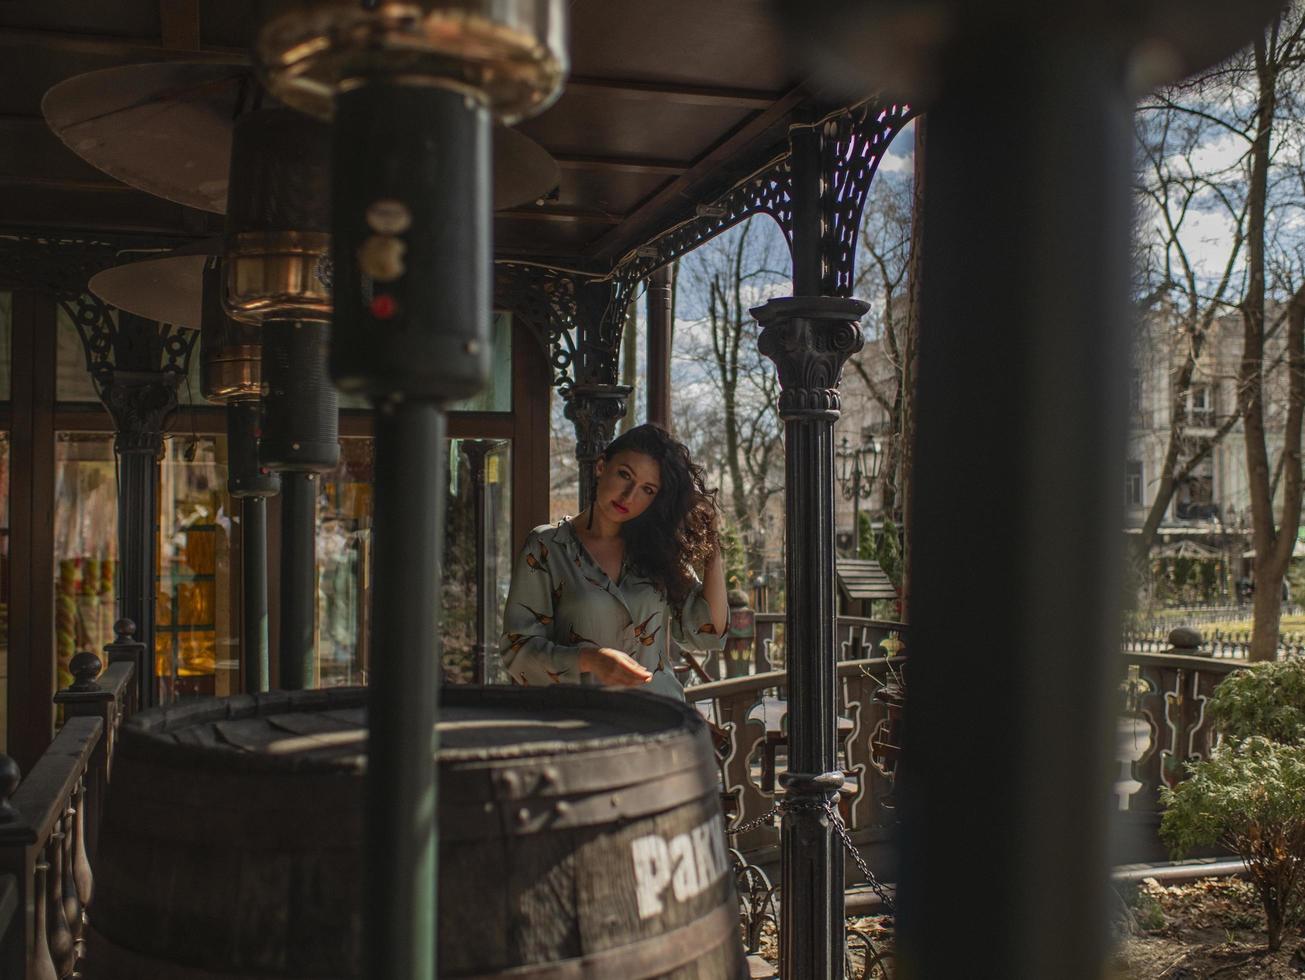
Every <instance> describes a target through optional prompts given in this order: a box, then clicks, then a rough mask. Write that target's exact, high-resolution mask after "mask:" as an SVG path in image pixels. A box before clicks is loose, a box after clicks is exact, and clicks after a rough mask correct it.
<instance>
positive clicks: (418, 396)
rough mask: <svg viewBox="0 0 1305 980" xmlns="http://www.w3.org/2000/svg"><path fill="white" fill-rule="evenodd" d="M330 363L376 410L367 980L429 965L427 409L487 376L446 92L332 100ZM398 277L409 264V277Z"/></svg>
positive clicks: (432, 697) (461, 156) (478, 150)
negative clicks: (332, 320)
mask: <svg viewBox="0 0 1305 980" xmlns="http://www.w3.org/2000/svg"><path fill="white" fill-rule="evenodd" d="M335 105H336V115H335V149H334V157H333V163H334V169H335V183H334V190H333V195H332V205H333V212H334V214H333V221H334V236H333V243H334V250H335V278H334V290H335V310H336V318H335V331H336V332H335V335H334V343H333V346H332V351H331V370H332V373H333V374H334V375H335V378H336V380H337V381H338V382H339V384H340V387H341V389H343V390H355V391H365V392H366V393H367V394H369V395H370V396H371V397H372V399H373V401H374V403H375V404H376V419H377V421H376V468H375V492H376V525H375V531H374V539H375V542H376V576H375V583H376V584H375V591H374V600H373V609H374V617H373V620H372V637H373V643H372V646H373V651H374V652H373V656H372V669H371V678H370V685H369V690H368V705H369V707H368V717H369V733H368V743H367V753H368V763H367V766H368V768H367V796H366V840H367V850H366V857H367V889H366V912H365V916H364V929H365V933H364V935H365V944H366V958H367V959H366V962H367V975H368V976H369V977H376V978H381V977H384V978H385V980H429V978H431V977H433V976H434V975H435V936H436V932H437V919H436V881H437V878H436V855H437V848H436V842H437V828H436V813H437V809H436V789H437V785H436V767H435V760H434V757H433V753H434V750H435V747H436V731H435V723H436V720H437V718H438V714H439V711H438V708H439V682H440V669H439V665H440V642H439V635H438V632H437V628H438V621H437V613H438V609H439V586H440V575H439V571H440V559H441V556H442V554H443V544H444V540H443V539H444V521H443V517H444V497H445V493H446V469H445V462H446V460H447V458H448V457H447V449H446V446H445V442H444V413H443V410H442V408H441V407H440V406H441V404H442V403H443V402H444V401H446V400H449V399H454V398H462V397H465V396H467V395H469V394H472V393H474V392H475V391H477V390H478V389H479V388H480V387H481V386H482V385H483V384H484V381H485V378H486V376H487V374H488V368H489V344H488V332H489V321H490V271H491V268H492V265H491V252H490V213H491V212H490V181H489V160H490V132H489V122H490V120H489V113H488V111H487V109H486V107H485V106H484V105H483V104H482V103H480V102H478V101H477V100H476V99H474V98H472V97H470V96H468V95H466V94H465V92H464V91H463V90H462V89H460V88H459V89H456V90H450V89H446V88H441V87H437V86H426V85H406V84H387V83H385V82H384V81H374V82H371V83H368V84H365V85H361V86H359V87H356V88H352V89H350V90H348V91H345V92H341V93H340V94H339V95H338V96H337V98H336V103H335ZM409 270H411V271H409Z"/></svg>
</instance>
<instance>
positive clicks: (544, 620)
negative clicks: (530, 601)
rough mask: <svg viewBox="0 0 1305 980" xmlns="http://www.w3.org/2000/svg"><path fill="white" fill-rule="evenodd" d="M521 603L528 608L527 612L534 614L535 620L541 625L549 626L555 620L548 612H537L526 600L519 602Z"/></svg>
mask: <svg viewBox="0 0 1305 980" xmlns="http://www.w3.org/2000/svg"><path fill="white" fill-rule="evenodd" d="M519 605H520V606H522V607H523V608H524V609H525V610H526V612H528V613H530V615H532V616H534V617H535V622H536V623H538V624H539V625H540V626H548V625H549V624H551V623H552V622H553V617H552V616H550V615H548V613H541V612H536V611H535V610H533V609H531V608H530V607H529V606H527V605H526V604H525V603H524V602H522V603H519Z"/></svg>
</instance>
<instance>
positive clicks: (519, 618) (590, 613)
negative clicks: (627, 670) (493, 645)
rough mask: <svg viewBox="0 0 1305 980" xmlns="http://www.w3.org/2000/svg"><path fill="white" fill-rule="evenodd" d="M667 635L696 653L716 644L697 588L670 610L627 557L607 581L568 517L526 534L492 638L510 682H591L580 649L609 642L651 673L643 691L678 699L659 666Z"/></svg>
mask: <svg viewBox="0 0 1305 980" xmlns="http://www.w3.org/2000/svg"><path fill="white" fill-rule="evenodd" d="M669 639H674V640H675V641H676V642H677V643H679V644H680V645H682V646H684V647H687V648H689V649H692V650H698V651H707V650H715V649H719V648H720V647H721V645H722V640H721V638H720V637H718V636H716V635H715V630H714V629H713V628H712V622H711V608H710V606H709V605H708V603H707V601H706V599H705V598H704V597H703V595H702V588H701V586H698V587H697V588H695V589H694V590H693V591H692V592H691V593H690V595H689V597H688V598H687V599H686V600H685V602H684V603H683V605H682V606H681V607H679V608H672V607H671V606H670V604H669V603H668V602H667V601H666V597H665V595H663V593H662V592H661V590H660V589H659V588H658V587H657V586H656V585H655V584H654V583H653V582H652V581H651V580H650V579H648V578H647V577H645V576H644V575H643V574H642V573H641V571H640V570H639V568H638V567H637V566H635V565H632V564H630V563H629V562H628V561H627V562H626V563H624V564H623V565H622V567H621V572H620V574H619V575H618V576H617V578H616V579H612V578H611V577H610V576H609V575H608V574H607V573H606V572H605V571H603V569H602V568H601V566H599V564H598V563H597V562H596V561H594V560H593V558H592V556H590V555H589V553H588V552H587V551H586V550H585V548H584V545H583V543H582V542H581V541H580V539H579V536H578V535H577V534H576V532H575V529H574V527H573V526H572V524H571V522H570V521H569V520H563V521H562V522H560V523H559V524H557V525H556V526H551V525H545V526H543V527H538V528H535V530H533V531H531V532H530V534H529V536H528V537H527V539H526V544H525V547H524V548H522V550H521V554H520V556H519V557H518V559H517V564H516V566H515V568H514V570H513V574H512V584H511V588H510V589H509V592H508V600H507V604H506V607H505V609H504V611H503V636H502V640H501V641H500V643H499V653H500V656H501V657H502V661H503V665H504V667H505V668H506V670H507V673H508V676H509V678H510V679H511V680H512V682H513V683H514V684H527V685H544V686H550V687H551V686H553V685H555V684H584V683H593V682H592V680H590V679H589V677H588V675H587V674H586V675H582V674H581V673H580V669H579V658H580V650H581V649H582V648H584V647H610V648H612V649H616V650H621V651H623V652H625V653H626V654H628V655H629V656H631V657H633V658H634V659H635V660H636V661H638V662H639V663H640V664H641V665H642V666H643V667H645V668H646V669H647V670H649V671H650V672H653V673H654V678H653V680H652V681H650V682H649V684H648V686H647V687H646V688H645V690H651V691H653V692H654V693H658V694H663V695H667V696H670V697H677V698H681V699H682V698H683V690H682V689H681V687H680V685H679V681H678V680H676V679H675V677H674V674H673V673H672V672H671V671H669V670H665V669H664V668H665V666H666V665H667V664H668V663H669V662H670V661H668V660H667V656H668V647H667V644H668V640H669Z"/></svg>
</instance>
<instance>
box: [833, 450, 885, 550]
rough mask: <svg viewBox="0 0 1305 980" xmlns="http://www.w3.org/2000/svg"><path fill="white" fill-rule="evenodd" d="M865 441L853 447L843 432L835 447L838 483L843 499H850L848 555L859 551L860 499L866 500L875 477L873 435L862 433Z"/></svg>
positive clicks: (876, 452)
mask: <svg viewBox="0 0 1305 980" xmlns="http://www.w3.org/2000/svg"><path fill="white" fill-rule="evenodd" d="M864 438H865V442H864V443H863V444H862V445H861V446H860V447H859V448H857V449H853V448H852V447H851V446H850V445H848V442H847V436H843V441H842V443H841V444H840V445H839V448H838V449H837V450H836V451H835V456H836V457H837V459H838V485H839V487H840V489H841V490H842V492H843V499H844V500H850V501H852V555H853V557H857V556H859V555H860V553H861V549H860V544H861V501H862V500H868V499H869V497H870V494H871V493H873V492H874V486H875V480H877V479H878V478H879V463H880V452H879V446H878V445H877V444H876V443H875V437H874V436H873V435H871V434H869V433H867V434H866V435H865V437H864Z"/></svg>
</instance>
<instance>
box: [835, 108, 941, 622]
mask: <svg viewBox="0 0 1305 980" xmlns="http://www.w3.org/2000/svg"><path fill="white" fill-rule="evenodd" d="M911 128H912V131H913V133H912V135H913V140H914V149H913V160H912V169H911V171H909V172H906V173H901V172H898V173H892V172H886V171H883V170H881V171H880V172H879V174H878V175H877V176H876V177H875V180H874V183H872V184H871V186H870V196H869V199H868V200H867V202H866V208H865V212H864V216H863V218H862V222H861V228H860V231H859V248H858V257H859V264H858V269H857V274H856V278H855V280H854V284H853V295H854V296H857V297H858V298H860V299H863V300H866V301H867V302H868V303H869V304H870V310H869V312H868V313H867V314H866V316H865V317H864V318H863V320H862V328H863V330H864V331H865V336H866V346H865V347H864V348H863V350H862V353H861V354H860V355H859V356H858V357H855V358H852V359H851V360H850V361H849V362H848V363H849V364H850V366H851V368H852V370H853V371H854V372H855V375H856V377H857V378H858V379H859V380H860V381H861V383H862V384H863V385H864V386H865V388H866V390H867V392H868V393H869V395H870V398H871V400H872V401H873V402H874V403H875V405H877V406H878V408H879V409H880V411H881V412H882V414H883V421H882V425H881V426H880V428H881V432H882V437H883V438H882V447H883V452H884V457H883V460H882V463H881V465H880V470H879V492H880V507H881V509H882V511H883V513H884V515H885V516H886V517H888V518H891V519H892V520H893V521H894V522H895V523H896V525H897V527H898V528H899V529H900V531H901V533H902V536H903V538H902V539H903V543H904V548H903V551H902V556H901V560H902V564H901V570H902V581H901V589H900V594H901V610H900V613H901V616H902V617H903V619H906V618H908V617H909V611H908V610H909V599H910V568H911V562H910V555H911V548H910V520H909V514H908V508H909V506H910V486H911V471H912V470H911V467H912V449H913V447H914V439H915V436H914V424H915V423H914V419H915V377H916V366H917V361H918V358H919V330H918V323H919V284H920V272H921V270H920V259H919V256H920V254H921V253H920V249H919V239H920V230H921V229H920V215H921V213H922V210H921V207H920V203H921V198H920V195H921V191H922V187H923V179H922V177H923V162H924V153H923V144H924V139H925V132H926V129H927V120H926V119H925V118H923V117H921V118H919V119H916V120H915V122H914V123H912V127H911Z"/></svg>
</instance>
